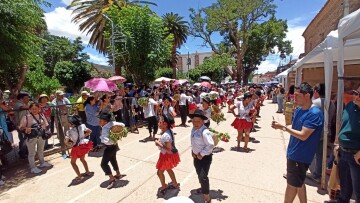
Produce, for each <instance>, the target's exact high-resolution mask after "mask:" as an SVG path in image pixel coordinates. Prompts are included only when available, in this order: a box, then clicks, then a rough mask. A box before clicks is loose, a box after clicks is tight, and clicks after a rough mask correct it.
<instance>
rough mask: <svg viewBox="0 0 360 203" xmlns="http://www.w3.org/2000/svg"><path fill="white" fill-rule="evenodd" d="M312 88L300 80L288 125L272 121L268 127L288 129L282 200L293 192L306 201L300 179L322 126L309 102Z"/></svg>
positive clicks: (290, 198)
mask: <svg viewBox="0 0 360 203" xmlns="http://www.w3.org/2000/svg"><path fill="white" fill-rule="evenodd" d="M313 93H314V92H313V89H312V87H311V86H310V85H309V84H308V83H307V82H303V83H301V84H300V86H299V87H296V91H295V103H296V104H297V105H298V106H300V107H298V108H297V109H296V110H295V112H294V117H293V122H292V126H289V127H287V126H285V125H282V124H280V123H278V122H276V121H273V122H272V125H271V127H273V128H274V129H281V130H283V131H285V132H287V133H290V135H291V136H290V141H289V145H288V149H287V174H286V176H287V187H286V192H285V201H284V202H285V203H290V202H293V201H294V199H295V197H296V195H298V197H299V199H300V203H305V202H307V199H306V188H305V185H304V181H305V178H306V171H307V170H308V168H309V165H310V163H311V161H312V160H313V158H314V155H315V152H316V149H317V147H318V145H319V142H320V136H321V132H322V129H323V122H324V117H323V113H322V112H321V111H320V109H319V108H317V107H316V106H315V105H313V103H312V100H311V98H312V96H313Z"/></svg>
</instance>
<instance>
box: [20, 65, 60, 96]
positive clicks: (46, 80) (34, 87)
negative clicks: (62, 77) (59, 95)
mask: <svg viewBox="0 0 360 203" xmlns="http://www.w3.org/2000/svg"><path fill="white" fill-rule="evenodd" d="M24 87H25V89H26V90H28V91H29V92H31V94H33V95H40V94H42V93H46V94H48V95H49V94H51V93H52V92H54V91H55V90H57V89H59V88H60V87H61V84H60V82H59V80H58V79H56V78H50V77H48V76H46V75H45V74H44V72H43V70H42V68H39V67H37V68H35V70H30V71H28V72H27V74H26V81H25V84H24Z"/></svg>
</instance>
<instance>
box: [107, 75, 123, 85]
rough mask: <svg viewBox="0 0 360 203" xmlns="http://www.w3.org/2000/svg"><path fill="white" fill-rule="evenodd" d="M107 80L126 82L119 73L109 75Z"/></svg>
mask: <svg viewBox="0 0 360 203" xmlns="http://www.w3.org/2000/svg"><path fill="white" fill-rule="evenodd" d="M109 80H111V81H114V82H119V83H123V82H126V78H124V77H121V76H120V75H114V76H112V77H110V78H109Z"/></svg>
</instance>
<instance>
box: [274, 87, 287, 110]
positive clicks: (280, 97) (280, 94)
mask: <svg viewBox="0 0 360 203" xmlns="http://www.w3.org/2000/svg"><path fill="white" fill-rule="evenodd" d="M284 94H285V89H284V88H283V86H282V84H281V83H280V84H279V87H278V88H277V89H276V101H277V105H278V111H277V112H276V113H283V108H284V107H283V104H284Z"/></svg>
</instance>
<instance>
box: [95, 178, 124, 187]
mask: <svg viewBox="0 0 360 203" xmlns="http://www.w3.org/2000/svg"><path fill="white" fill-rule="evenodd" d="M129 182H130V181H128V180H116V181H115V184H114V186H113V187H112V188H121V187H125V186H126V185H128V184H129ZM108 185H109V180H106V181H104V182H102V183H101V184H100V187H101V188H107V186H108Z"/></svg>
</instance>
